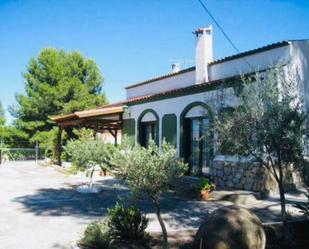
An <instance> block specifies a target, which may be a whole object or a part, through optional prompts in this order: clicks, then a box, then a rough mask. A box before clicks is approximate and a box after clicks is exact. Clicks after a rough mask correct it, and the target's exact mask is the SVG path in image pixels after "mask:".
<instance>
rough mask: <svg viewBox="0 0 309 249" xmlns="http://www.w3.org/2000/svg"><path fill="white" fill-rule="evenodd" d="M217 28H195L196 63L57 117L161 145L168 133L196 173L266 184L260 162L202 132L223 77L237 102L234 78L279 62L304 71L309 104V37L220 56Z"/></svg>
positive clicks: (227, 182) (237, 183) (235, 183)
mask: <svg viewBox="0 0 309 249" xmlns="http://www.w3.org/2000/svg"><path fill="white" fill-rule="evenodd" d="M212 33H213V32H212V27H211V26H208V27H206V28H200V29H197V30H196V31H195V32H194V34H195V43H196V46H195V66H194V67H190V68H186V69H183V70H179V65H178V64H175V65H173V71H172V72H171V73H169V74H166V75H162V76H159V77H156V78H153V79H149V80H146V81H143V82H140V83H137V84H134V85H131V86H128V87H126V92H127V99H126V100H124V101H122V102H119V103H115V104H111V105H108V106H104V107H99V108H97V109H96V110H90V111H84V112H77V113H74V114H70V115H71V116H70V115H66V116H60V117H55V118H54V120H55V121H56V122H57V123H58V124H59V125H60V127H65V126H68V125H76V124H78V125H83V126H89V127H92V128H96V127H100V128H101V130H102V129H105V130H109V131H111V134H113V135H116V137H117V134H118V133H119V132H120V131H121V134H125V135H127V136H128V137H129V138H131V139H132V141H134V142H135V143H140V144H142V145H144V146H147V144H148V141H149V138H150V137H152V138H154V139H155V141H156V142H157V144H158V145H159V146H161V144H162V141H163V139H166V140H167V141H168V142H170V143H171V144H173V145H174V146H175V147H176V149H177V152H178V154H179V156H180V157H183V158H185V159H186V160H187V161H188V162H189V164H190V173H192V174H196V173H198V174H211V175H212V176H213V177H214V179H215V180H216V182H217V184H219V185H222V186H225V187H226V186H227V187H236V188H242V189H254V190H258V189H261V188H264V187H265V186H262V185H263V184H264V185H265V182H264V183H262V182H261V181H262V180H261V178H263V179H264V178H265V177H260V176H261V175H262V173H263V172H258V171H257V169H256V168H257V167H253V166H250V165H249V166H248V164H247V163H246V162H243V164H241V163H239V162H238V164H237V166H235V161H233V160H234V159H233V158H230V157H226V156H222V155H218V151H217V150H216V148H212V146H211V144H209V140H208V139H207V137H204V138H203V139H200V137H201V135H202V133H204V131H205V130H207V128H208V127H209V125H210V124H211V122H212V116H213V115H216V113H218V110H216V109H215V110H214V98H215V96H216V95H217V92H218V89H219V87H220V85H222V82H224V83H226V87H225V89H224V91H225V93H227V94H228V95H229V96H230V98H229V101H227V103H226V105H227V106H229V105H231V106H232V105H234V104H235V101H237V97H236V95H235V90H234V87H233V84H234V83H235V82H237V81H239V80H240V75H242V74H250V73H254V72H256V71H263V70H267V69H269V68H272V67H274V65H277V64H280V65H285V66H289V68H292V72H294V73H296V72H297V73H298V76H299V92H300V96H301V97H302V98H303V100H304V103H305V108H306V110H309V40H286V41H281V42H278V43H274V44H271V45H267V46H264V47H261V48H256V49H254V50H250V51H246V52H243V53H240V54H236V55H233V56H229V57H225V58H222V59H219V60H214V59H213V46H212V43H213V39H212ZM83 113H86V114H87V115H88V114H89V113H90V115H88V116H87V115H83ZM106 113H107V114H106ZM89 120H91V121H92V122H91V123H89V122H88V121H89ZM93 123H95V125H93ZM222 161H224V162H231V163H232V164H234V166H233V167H234V169H235V168H237V170H236V171H235V170H230V169H226V170H225V167H224V166H223V164H222V163H221V162H222ZM232 171H233V172H234V173H231V172H232ZM227 172H229V173H227ZM255 176H259V177H255ZM256 178H257V179H256ZM235 179H236V180H235ZM264 180H265V179H264ZM264 180H263V181H264Z"/></svg>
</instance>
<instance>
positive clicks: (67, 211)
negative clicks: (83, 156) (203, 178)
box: [0, 162, 305, 249]
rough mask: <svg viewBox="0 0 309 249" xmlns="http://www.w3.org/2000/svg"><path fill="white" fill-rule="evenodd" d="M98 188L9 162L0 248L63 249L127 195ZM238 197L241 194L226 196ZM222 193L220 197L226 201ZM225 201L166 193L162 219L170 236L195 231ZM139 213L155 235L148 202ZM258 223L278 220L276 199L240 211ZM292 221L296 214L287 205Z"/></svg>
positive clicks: (0, 188)
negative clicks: (85, 190)
mask: <svg viewBox="0 0 309 249" xmlns="http://www.w3.org/2000/svg"><path fill="white" fill-rule="evenodd" d="M95 181H96V183H98V184H101V185H102V191H101V192H100V193H99V194H81V193H78V192H76V191H75V187H76V186H77V185H80V184H82V183H85V182H87V179H86V178H85V177H84V176H83V175H78V176H67V175H65V174H63V173H61V172H59V171H58V170H56V169H55V168H51V167H41V166H36V165H35V163H34V162H9V163H6V164H4V165H2V166H0V196H1V199H0V224H1V226H0V248H1V249H45V248H46V249H52V248H56V249H57V248H58V249H67V248H69V247H70V243H71V242H72V241H74V240H77V239H78V238H79V237H80V235H81V233H82V231H83V230H84V228H85V227H86V225H87V224H89V222H91V221H92V220H96V219H100V218H103V217H104V216H105V215H106V212H107V208H109V207H112V206H113V205H114V204H115V202H116V201H117V198H118V197H123V196H125V195H127V194H128V193H129V191H128V189H127V188H126V187H125V186H124V185H123V184H121V182H120V181H119V180H115V179H113V178H111V177H106V178H102V177H96V178H95ZM228 193H229V194H236V195H238V194H239V193H241V192H228ZM226 194H227V193H226V191H225V192H224V191H222V195H224V196H226ZM287 199H288V202H293V201H302V200H304V199H305V198H304V196H303V195H302V194H300V193H295V194H290V195H288V198H287ZM231 204H232V202H231V201H227V200H225V201H222V200H221V201H209V202H202V201H199V200H188V199H185V198H181V197H177V196H175V195H174V194H173V193H172V192H171V193H167V194H166V195H165V196H164V197H163V198H162V213H163V218H164V220H165V221H166V223H167V227H168V231H169V232H170V233H173V232H175V233H177V232H180V231H186V230H188V229H196V228H198V226H199V224H200V222H201V221H202V219H203V217H205V215H207V213H208V212H211V211H213V210H215V209H217V208H218V207H221V206H223V205H231ZM138 205H139V207H140V208H141V209H143V210H144V211H145V212H147V214H148V218H149V220H150V224H149V227H148V231H150V232H158V231H160V227H159V225H158V223H157V221H156V218H155V214H154V209H153V207H152V204H151V202H149V201H148V200H146V199H145V200H141V201H139V203H138ZM245 206H246V207H247V208H250V209H251V210H253V211H254V212H255V213H256V214H257V215H258V216H259V217H260V218H261V220H262V221H263V222H273V221H277V220H279V219H280V212H279V211H280V207H279V197H278V196H272V197H271V198H269V199H267V200H263V201H260V200H252V199H249V202H247V203H246V205H245ZM288 211H289V213H291V214H292V215H298V213H297V211H295V210H294V209H293V208H291V205H288Z"/></svg>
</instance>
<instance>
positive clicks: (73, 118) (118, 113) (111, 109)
mask: <svg viewBox="0 0 309 249" xmlns="http://www.w3.org/2000/svg"><path fill="white" fill-rule="evenodd" d="M123 111H124V110H123V106H122V105H121V104H119V105H107V106H103V107H100V108H97V109H91V110H86V111H78V112H74V113H71V114H67V115H59V116H53V117H50V119H51V120H52V121H54V122H56V123H57V125H58V127H59V132H58V137H57V151H58V153H57V154H58V164H59V165H61V150H62V144H61V137H62V132H63V130H64V129H65V128H67V127H76V128H89V129H93V130H94V131H95V132H101V133H103V132H104V131H108V132H109V133H110V134H111V135H112V136H113V137H114V139H115V144H117V143H118V141H117V135H118V131H119V130H121V129H122V114H123Z"/></svg>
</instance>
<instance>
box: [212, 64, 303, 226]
mask: <svg viewBox="0 0 309 249" xmlns="http://www.w3.org/2000/svg"><path fill="white" fill-rule="evenodd" d="M240 86H241V91H240V92H239V95H238V97H239V105H238V106H236V107H235V108H233V111H232V112H230V113H229V115H225V116H224V117H221V119H220V120H218V126H217V129H219V134H220V139H219V143H220V144H229V145H230V147H229V151H230V152H231V153H233V154H235V155H240V156H251V157H253V158H254V159H255V160H256V161H257V162H259V163H260V165H261V166H263V167H266V168H267V169H269V170H270V172H272V174H273V176H274V178H275V180H276V182H277V184H278V188H279V194H280V201H281V216H282V221H283V222H284V224H286V221H287V215H286V200H285V194H284V193H285V186H284V182H285V179H286V178H287V172H288V170H289V169H290V167H291V166H293V167H297V166H300V165H301V162H302V159H303V151H304V150H303V142H304V134H305V123H306V115H305V113H304V111H303V106H302V101H301V100H300V98H299V94H298V91H297V88H298V82H297V78H296V77H293V76H292V74H291V73H290V71H289V70H286V69H284V68H282V67H276V68H275V69H272V70H270V71H267V72H265V73H263V74H259V73H256V74H255V75H253V76H250V77H242V80H241V84H240Z"/></svg>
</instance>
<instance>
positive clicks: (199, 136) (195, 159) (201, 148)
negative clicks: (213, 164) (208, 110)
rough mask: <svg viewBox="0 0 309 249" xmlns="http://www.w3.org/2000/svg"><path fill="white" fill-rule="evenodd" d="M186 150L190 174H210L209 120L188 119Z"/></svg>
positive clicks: (199, 118) (200, 118)
mask: <svg viewBox="0 0 309 249" xmlns="http://www.w3.org/2000/svg"><path fill="white" fill-rule="evenodd" d="M186 123H187V125H186V132H187V136H186V143H187V146H186V149H187V150H188V151H187V153H186V154H187V161H188V163H189V165H190V173H191V174H194V175H206V174H209V173H210V172H209V119H208V118H204V117H198V118H186Z"/></svg>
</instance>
